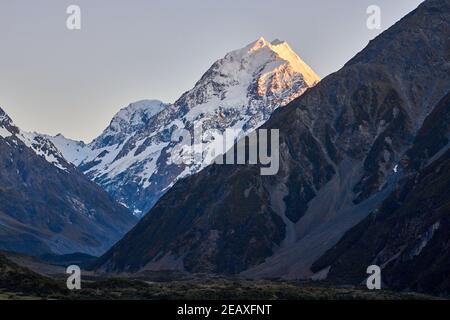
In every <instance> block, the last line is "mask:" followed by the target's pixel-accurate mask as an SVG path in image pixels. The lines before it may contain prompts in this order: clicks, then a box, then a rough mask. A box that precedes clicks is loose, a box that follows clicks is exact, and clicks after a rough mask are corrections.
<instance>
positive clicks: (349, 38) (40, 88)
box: [0, 0, 422, 142]
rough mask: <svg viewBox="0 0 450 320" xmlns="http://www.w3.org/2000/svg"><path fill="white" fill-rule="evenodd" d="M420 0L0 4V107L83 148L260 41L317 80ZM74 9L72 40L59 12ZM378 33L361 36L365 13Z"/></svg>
mask: <svg viewBox="0 0 450 320" xmlns="http://www.w3.org/2000/svg"><path fill="white" fill-rule="evenodd" d="M421 2H422V0H395V1H394V0H342V1H336V0H271V1H269V0H191V1H186V0H129V1H125V0H70V1H67V0H0V106H1V107H2V108H3V109H5V111H6V112H7V113H8V114H9V115H10V116H11V117H12V118H13V120H14V121H15V123H16V124H17V125H18V126H20V127H21V128H22V129H24V130H28V131H38V132H42V133H48V134H57V133H63V134H64V135H65V136H67V137H70V138H74V139H82V140H84V141H86V142H89V141H90V140H91V139H92V138H94V137H95V136H97V135H98V134H100V133H101V131H102V130H103V129H104V128H105V127H106V126H107V125H108V124H109V122H110V120H111V118H112V116H113V115H114V114H115V113H116V112H117V111H118V110H119V109H120V108H121V107H124V106H126V105H128V104H129V103H130V102H133V101H137V100H141V99H159V100H162V101H164V102H174V101H175V100H176V99H177V98H178V97H180V95H181V94H182V93H183V92H185V91H187V90H189V89H190V88H192V87H193V86H194V84H195V82H196V81H197V80H199V78H200V77H201V75H202V74H203V73H204V72H205V71H206V70H207V69H208V68H209V67H210V66H211V64H212V63H213V62H214V61H215V60H217V59H219V58H221V57H223V56H224V55H225V54H226V53H227V52H229V51H232V50H234V49H238V48H241V47H243V46H245V45H247V44H249V43H250V42H252V41H254V40H256V39H257V38H259V37H260V36H263V37H265V38H266V39H267V40H269V41H271V40H273V39H275V38H279V39H281V40H286V41H287V42H288V43H289V44H290V45H291V47H292V48H293V49H294V50H295V51H296V52H297V53H298V54H299V56H300V57H302V58H303V60H305V61H306V63H308V64H309V65H310V66H311V67H312V68H313V69H314V70H315V71H316V72H317V73H318V74H319V75H320V76H321V77H325V76H326V75H328V74H330V73H332V72H334V71H337V70H338V69H339V68H341V67H342V66H343V65H344V63H345V62H347V61H348V60H349V59H350V58H351V57H353V56H354V55H355V54H356V53H357V52H359V51H361V50H362V49H363V48H364V47H365V46H366V45H367V43H368V41H369V40H371V39H373V38H374V37H375V36H376V35H378V34H379V33H380V32H381V31H383V30H385V29H387V28H388V27H390V26H391V25H392V24H393V23H395V22H396V21H398V20H399V19H400V18H401V17H403V16H404V15H405V14H407V13H408V12H410V11H411V10H413V9H414V8H416V7H417V6H418V5H419V4H420V3H421ZM71 4H76V5H78V6H80V7H81V18H82V25H81V30H79V31H69V30H68V29H67V28H66V19H67V17H68V15H67V14H66V9H67V7H68V6H69V5H71ZM372 4H375V5H378V6H379V7H380V8H381V27H382V29H381V30H369V29H368V28H367V27H366V19H367V14H366V9H367V7H368V6H369V5H372Z"/></svg>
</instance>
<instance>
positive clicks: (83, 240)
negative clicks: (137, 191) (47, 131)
mask: <svg viewBox="0 0 450 320" xmlns="http://www.w3.org/2000/svg"><path fill="white" fill-rule="evenodd" d="M135 223H136V219H135V217H134V216H133V215H132V214H131V213H130V212H129V211H128V210H127V209H126V208H125V207H123V206H121V205H119V204H117V203H116V202H115V201H114V200H112V199H111V198H110V197H109V195H108V194H107V193H106V192H104V191H103V190H102V189H101V188H100V187H98V186H97V185H96V184H95V183H93V182H92V181H90V180H89V179H88V178H86V177H85V176H84V175H83V173H82V172H81V171H80V170H79V169H77V168H76V167H75V166H73V165H72V164H70V163H68V162H67V161H66V160H65V159H64V157H63V156H62V154H61V153H60V152H59V151H58V149H57V148H56V147H55V146H54V144H53V143H52V142H51V141H49V140H48V139H46V138H45V137H43V136H42V135H39V134H35V133H28V132H24V131H22V130H20V129H19V128H18V127H17V126H15V125H14V123H13V121H12V120H11V118H10V117H9V116H8V115H7V114H6V113H5V112H4V111H3V110H2V109H1V108H0V249H1V250H9V251H16V252H22V253H26V254H31V255H41V254H45V253H55V254H64V253H73V252H84V253H89V254H93V255H100V254H102V253H104V252H105V251H106V250H107V249H108V248H110V246H111V245H112V244H114V243H115V242H116V241H117V240H119V239H120V237H121V236H123V235H124V234H125V233H126V232H127V231H128V230H129V229H130V228H131V227H132V226H133V225H134V224H135Z"/></svg>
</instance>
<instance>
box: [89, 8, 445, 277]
mask: <svg viewBox="0 0 450 320" xmlns="http://www.w3.org/2000/svg"><path fill="white" fill-rule="evenodd" d="M449 12H450V10H449V2H448V1H437V0H428V1H425V2H424V3H423V4H421V5H420V6H419V7H418V8H417V9H416V10H414V11H413V12H411V13H410V14H408V15H407V16H406V17H404V18H403V19H402V20H401V21H399V22H398V23H396V24H395V25H394V26H392V27H391V28H390V29H388V30H387V31H385V32H383V33H382V34H381V35H380V36H379V37H377V38H376V39H374V40H372V41H371V42H370V43H369V44H368V46H367V47H366V48H365V49H364V50H363V51H361V52H360V53H358V54H357V55H356V56H355V57H354V58H353V59H351V60H350V61H349V62H348V63H347V64H346V65H345V66H344V67H343V68H342V69H341V70H339V71H338V72H336V73H334V74H332V75H330V76H328V77H327V78H325V79H323V80H322V81H321V82H320V83H319V84H318V85H316V86H315V87H314V88H312V89H310V90H308V91H307V92H306V93H304V94H303V95H302V96H301V97H299V98H298V99H296V100H294V101H293V102H291V103H290V104H288V105H287V106H285V107H283V108H279V109H278V110H276V111H275V112H274V113H273V115H272V116H271V118H270V119H269V121H268V122H267V123H266V124H264V125H263V126H262V128H265V129H279V135H280V148H279V149H280V170H279V171H278V173H277V174H276V175H274V176H262V175H260V170H259V166H256V165H235V166H231V165H219V164H214V165H211V166H209V167H207V168H206V169H204V170H202V171H201V172H199V173H198V174H195V175H192V176H190V177H187V178H185V179H182V180H180V181H178V182H177V183H176V184H175V185H174V186H173V187H172V188H171V189H170V190H169V191H168V192H167V193H166V194H165V195H164V196H163V197H162V198H161V199H160V200H159V201H158V202H157V203H156V205H155V206H154V207H153V209H152V210H151V211H150V212H149V213H148V214H147V215H146V216H145V217H144V218H143V219H142V220H141V221H140V222H139V223H138V224H137V225H136V226H135V227H134V228H133V229H132V230H131V231H130V232H129V233H127V235H126V236H125V237H124V238H123V239H122V240H121V241H119V242H118V243H117V244H116V245H115V246H113V247H112V248H111V250H109V251H108V252H107V253H106V254H105V255H103V256H102V257H101V258H100V259H99V261H98V262H97V268H98V269H99V270H104V271H117V272H122V271H127V272H128V271H138V270H161V269H178V270H186V271H191V272H212V273H232V274H237V273H240V274H242V275H244V276H246V277H256V278H259V277H281V278H286V279H296V278H306V277H314V278H315V279H318V278H320V277H322V278H323V277H326V275H327V274H326V273H325V274H324V273H323V272H322V273H320V272H319V273H315V272H314V271H318V270H317V268H316V269H315V270H314V271H313V270H311V266H312V265H313V264H314V262H316V261H317V260H318V259H319V258H320V257H321V256H322V255H323V254H324V253H325V252H326V251H327V250H329V249H330V248H332V247H333V246H334V245H336V243H337V242H338V241H339V240H340V239H341V238H342V236H343V235H344V234H345V233H346V232H347V231H348V230H350V229H351V228H352V227H354V226H355V225H357V224H358V223H359V222H361V221H363V220H364V219H365V218H366V217H368V216H369V215H370V213H371V212H374V211H375V210H376V209H377V208H379V207H380V205H382V204H383V201H385V200H386V199H387V198H388V197H389V195H390V194H391V193H392V191H393V190H396V189H397V188H398V187H399V184H400V183H401V181H402V179H403V178H404V177H405V175H406V174H407V173H406V168H405V167H404V166H405V165H406V164H405V161H403V159H405V155H407V152H408V150H410V149H411V148H412V147H413V146H414V145H415V141H416V140H417V139H420V136H421V135H422V134H421V132H423V131H424V130H425V126H429V124H427V123H428V122H425V119H426V118H427V117H429V116H430V114H432V113H433V112H435V110H436V108H439V105H440V103H439V102H440V101H442V99H443V98H444V97H445V96H446V95H447V94H448V93H449V89H450V77H449V76H448V75H449V68H450V65H449V61H450V59H449V52H450V51H449V50H448V38H449V35H450V31H449V19H448V14H449ZM441 108H442V107H441ZM447 109H448V106H447ZM432 129H433V128H431V129H429V130H428V132H430V136H427V138H426V139H425V140H424V141H425V142H427V143H429V144H433V143H436V142H437V141H444V142H445V141H446V140H445V139H447V138H448V136H447V137H446V136H443V135H442V132H441V131H439V130H436V131H433V130H432ZM430 130H431V131H430ZM432 132H435V133H433V134H432ZM444 138H445V139H444ZM436 145H437V144H436ZM416 146H417V148H419V152H423V153H425V154H429V156H431V155H432V154H433V153H435V152H439V153H440V154H443V153H442V152H443V151H442V150H443V148H448V144H446V145H444V144H442V145H439V147H436V150H439V151H436V150H434V149H433V152H431V149H430V151H427V149H426V146H427V144H426V143H425V144H424V143H423V142H422V143H421V144H416ZM441 168H442V169H444V167H441ZM442 186H444V185H442ZM447 190H448V189H446V188H444V189H441V188H437V191H436V192H438V193H439V194H440V196H441V197H448V196H447V195H446V192H447ZM436 203H437V204H438V203H439V200H436ZM429 204H430V205H432V203H429ZM423 205H424V206H426V205H427V203H424V204H423ZM430 210H431V208H430ZM436 234H437V233H436ZM352 262H353V264H356V265H355V266H354V267H360V266H358V265H357V264H358V263H359V261H358V259H356V258H355V259H354V260H352ZM366 264H367V263H366V262H363V265H364V267H365V268H366V267H367V265H366ZM322 265H326V264H322Z"/></svg>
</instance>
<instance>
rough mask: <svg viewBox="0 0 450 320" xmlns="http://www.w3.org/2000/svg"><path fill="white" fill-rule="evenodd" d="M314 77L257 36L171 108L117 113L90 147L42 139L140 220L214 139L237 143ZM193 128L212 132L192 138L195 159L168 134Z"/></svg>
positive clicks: (279, 45) (149, 106) (208, 153)
mask: <svg viewBox="0 0 450 320" xmlns="http://www.w3.org/2000/svg"><path fill="white" fill-rule="evenodd" d="M319 80H320V79H319V77H318V76H317V75H316V74H315V73H314V71H312V70H311V68H310V67H309V66H307V65H306V64H305V63H304V62H303V61H302V60H301V59H300V58H299V57H298V56H297V55H296V54H295V53H294V51H292V49H291V48H290V47H289V45H288V44H287V43H286V42H282V41H279V40H275V41H273V42H271V43H269V42H268V41H266V40H265V39H264V38H260V39H258V40H257V41H255V42H254V43H251V44H250V45H248V46H246V47H245V48H242V49H239V50H236V51H233V52H230V53H228V54H227V55H226V56H225V57H224V58H223V59H220V60H218V61H217V62H215V63H214V64H213V65H212V66H211V68H210V69H209V70H208V71H207V72H206V73H205V74H204V75H203V76H202V78H201V79H200V80H199V81H198V82H197V83H196V85H195V86H194V88H193V89H191V90H190V91H188V92H186V93H184V94H183V95H182V96H181V98H180V99H178V100H177V101H176V102H175V103H174V104H170V105H167V104H164V103H162V102H160V101H141V102H138V103H134V104H131V105H129V106H128V107H127V108H125V109H123V110H121V111H120V112H119V113H118V114H117V115H116V116H115V117H114V119H113V120H112V121H111V124H110V126H109V127H108V128H107V129H106V130H105V131H104V132H103V133H102V135H101V136H99V137H98V138H97V139H95V140H94V141H93V142H92V143H90V144H89V145H84V144H82V143H80V142H76V141H70V140H67V139H65V138H63V137H62V136H57V137H54V138H52V137H48V138H49V139H51V140H52V141H53V143H54V144H55V145H56V146H57V147H58V148H59V149H60V150H61V151H62V153H63V154H64V156H65V157H66V159H68V160H69V161H70V162H72V163H74V164H75V165H77V166H79V168H80V169H81V170H82V171H83V172H85V174H87V175H88V176H89V177H90V178H91V179H92V180H93V181H95V182H96V183H98V184H99V185H101V186H102V187H103V188H104V189H105V190H106V191H107V192H108V193H109V194H111V195H112V196H113V197H114V198H115V199H116V200H117V201H119V202H121V203H123V204H125V205H126V206H128V207H129V208H130V210H131V211H133V212H134V213H135V214H136V215H137V216H141V215H142V214H143V213H146V212H147V211H148V210H149V209H150V208H151V207H152V206H153V205H154V203H155V202H156V201H157V200H158V199H159V198H160V197H161V195H162V194H164V192H166V191H167V190H168V189H169V188H170V187H171V186H172V185H173V184H174V183H175V182H176V181H178V180H179V179H181V178H183V177H186V176H188V175H191V174H193V173H196V172H198V171H200V170H201V169H203V168H204V167H206V166H207V165H208V164H210V163H211V162H212V160H213V159H214V156H217V154H218V153H223V151H222V150H219V149H222V146H219V145H218V143H217V141H219V138H220V136H222V135H223V133H224V131H225V130H226V129H235V130H236V131H237V132H238V134H237V138H238V137H240V136H243V135H244V134H246V133H248V132H250V131H253V130H254V129H256V128H257V127H259V126H260V125H261V124H263V123H264V122H265V121H266V120H267V119H268V118H269V116H270V115H271V114H272V112H273V111H274V110H275V109H276V108H277V107H279V106H281V105H285V104H287V103H288V102H290V101H292V100H293V99H295V98H297V97H298V96H299V95H301V94H302V93H303V92H304V91H305V90H306V89H308V88H310V87H312V86H314V85H315V84H316V83H318V82H319ZM200 126H201V127H202V130H203V131H204V132H209V133H212V134H210V135H205V137H204V138H203V139H202V140H201V141H198V143H199V144H201V145H202V149H203V151H202V152H203V155H202V159H201V161H194V160H193V159H190V152H187V151H186V149H184V147H183V144H182V143H181V142H179V141H178V140H176V141H172V140H173V139H172V135H173V134H174V132H178V131H180V130H187V131H189V132H190V133H191V135H192V136H193V131H194V128H198V127H200ZM231 146H232V144H231V145H230V147H231ZM179 158H182V159H183V161H181V162H182V163H181V164H179V162H180V161H177V160H178V159H179Z"/></svg>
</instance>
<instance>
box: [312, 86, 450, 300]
mask: <svg viewBox="0 0 450 320" xmlns="http://www.w3.org/2000/svg"><path fill="white" fill-rule="evenodd" d="M449 142H450V93H448V94H447V95H446V96H445V97H444V98H443V99H442V100H441V101H440V102H439V103H438V104H437V106H436V107H435V108H434V109H433V112H431V113H430V115H429V116H428V117H427V119H426V120H425V122H424V125H423V126H422V128H421V130H420V132H419V134H418V135H417V137H416V139H415V142H414V144H413V146H412V147H411V149H410V150H409V151H408V152H407V153H406V154H405V156H404V158H403V159H402V163H403V166H402V167H403V168H402V170H404V171H405V174H404V178H403V179H402V181H401V183H400V184H399V186H398V187H397V188H396V189H395V190H394V191H393V192H392V193H391V194H390V195H389V197H388V198H387V199H386V200H385V201H384V202H383V204H382V206H381V207H380V208H378V209H377V210H375V211H374V212H372V213H371V214H370V215H369V216H368V217H367V218H366V219H364V220H363V221H362V222H360V223H359V224H358V225H356V226H355V227H353V228H352V229H351V230H349V231H348V232H347V233H346V234H345V235H344V236H343V237H342V239H341V240H340V241H339V242H338V244H337V245H336V246H334V247H333V248H331V249H330V250H329V251H327V252H326V253H325V254H324V255H323V256H322V257H321V258H320V259H319V260H318V261H316V262H315V263H314V264H313V266H312V269H313V270H315V271H317V272H320V271H321V270H326V272H327V278H328V279H329V280H331V281H333V282H335V283H356V284H358V283H361V282H362V281H363V280H364V278H365V277H366V276H367V275H366V273H365V272H366V270H365V268H364V267H363V266H364V265H366V266H368V265H371V264H376V265H379V266H382V269H383V271H382V279H383V282H384V284H385V285H387V286H389V287H391V288H396V289H400V290H405V289H407V290H414V291H419V292H429V293H433V294H442V295H446V296H449V295H450V277H449V274H448V271H449V270H450V269H449V268H450V233H449V232H448V230H449V228H450V196H449V195H448V190H450V150H449V146H450V144H449Z"/></svg>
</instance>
